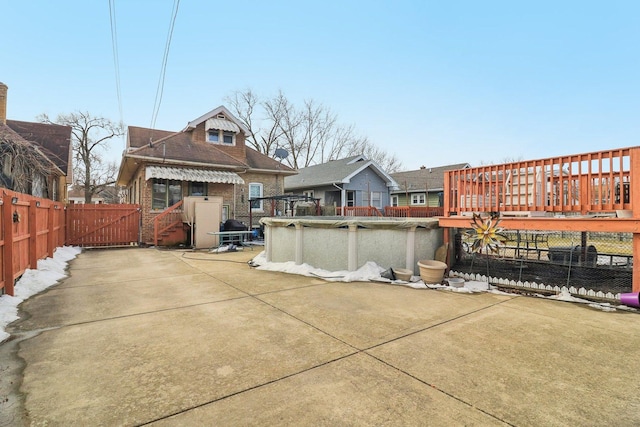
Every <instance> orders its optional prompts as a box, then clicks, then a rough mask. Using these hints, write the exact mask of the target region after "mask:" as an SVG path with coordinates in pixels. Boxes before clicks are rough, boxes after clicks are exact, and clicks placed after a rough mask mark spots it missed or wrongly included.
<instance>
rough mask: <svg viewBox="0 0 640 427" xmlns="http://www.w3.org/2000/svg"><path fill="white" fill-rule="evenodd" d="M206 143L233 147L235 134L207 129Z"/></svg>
mask: <svg viewBox="0 0 640 427" xmlns="http://www.w3.org/2000/svg"><path fill="white" fill-rule="evenodd" d="M207 141H209V142H213V143H214V144H220V143H222V144H224V145H234V144H235V142H236V134H235V133H234V132H230V131H228V130H224V131H223V130H218V129H209V130H208V131H207Z"/></svg>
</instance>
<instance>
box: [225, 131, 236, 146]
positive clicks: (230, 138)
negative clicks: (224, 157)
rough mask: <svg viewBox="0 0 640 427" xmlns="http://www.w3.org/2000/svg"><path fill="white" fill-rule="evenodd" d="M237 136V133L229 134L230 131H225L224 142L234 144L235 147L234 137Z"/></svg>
mask: <svg viewBox="0 0 640 427" xmlns="http://www.w3.org/2000/svg"><path fill="white" fill-rule="evenodd" d="M234 136H235V133H233V132H229V131H224V132H222V142H223V143H225V144H232V145H233V137H234Z"/></svg>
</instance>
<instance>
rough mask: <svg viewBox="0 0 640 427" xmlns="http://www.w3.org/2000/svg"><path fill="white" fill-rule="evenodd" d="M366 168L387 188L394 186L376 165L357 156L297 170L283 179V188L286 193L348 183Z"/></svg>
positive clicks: (390, 178)
mask: <svg viewBox="0 0 640 427" xmlns="http://www.w3.org/2000/svg"><path fill="white" fill-rule="evenodd" d="M367 168H369V169H372V170H373V171H374V172H375V173H376V174H377V175H378V176H379V177H380V178H382V180H383V181H385V182H386V183H387V187H394V186H395V185H396V182H395V181H394V180H393V178H392V177H391V176H390V175H389V174H387V173H386V172H385V171H384V170H383V169H382V168H381V167H380V166H379V165H378V164H377V163H375V162H374V161H372V160H367V158H366V157H364V156H363V155H358V156H352V157H347V158H345V159H339V160H331V161H329V162H327V163H321V164H319V165H313V166H308V167H306V168H301V169H298V174H297V175H293V176H287V177H285V179H284V188H285V190H286V191H288V190H294V189H301V188H313V187H323V186H327V185H333V184H344V183H349V182H350V181H351V179H352V178H353V177H354V176H356V175H358V174H359V173H360V172H362V171H363V170H365V169H367Z"/></svg>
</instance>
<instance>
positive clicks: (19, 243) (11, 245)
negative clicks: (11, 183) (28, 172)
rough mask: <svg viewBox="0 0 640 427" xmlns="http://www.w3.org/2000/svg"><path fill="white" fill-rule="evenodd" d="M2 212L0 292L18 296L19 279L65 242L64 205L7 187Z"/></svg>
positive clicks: (0, 201)
mask: <svg viewBox="0 0 640 427" xmlns="http://www.w3.org/2000/svg"><path fill="white" fill-rule="evenodd" d="M0 211H1V213H0V232H1V233H0V268H1V269H2V275H1V276H0V280H1V281H0V290H1V292H0V293H6V294H9V295H14V288H13V285H14V282H15V279H16V278H18V277H20V276H21V275H22V273H24V272H25V270H27V269H28V268H32V269H36V268H38V260H39V259H43V258H46V257H51V256H53V251H54V250H55V248H57V247H58V246H62V245H63V244H64V241H65V230H64V225H65V223H64V219H65V218H64V217H65V216H64V206H63V205H62V203H61V202H55V201H53V200H49V199H41V198H38V197H33V196H30V195H27V194H21V193H16V192H13V191H9V190H4V189H3V190H2V198H1V200H0Z"/></svg>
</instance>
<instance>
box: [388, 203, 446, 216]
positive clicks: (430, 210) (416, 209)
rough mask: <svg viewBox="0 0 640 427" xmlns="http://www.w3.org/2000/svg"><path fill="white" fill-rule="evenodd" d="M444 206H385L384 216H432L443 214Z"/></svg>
mask: <svg viewBox="0 0 640 427" xmlns="http://www.w3.org/2000/svg"><path fill="white" fill-rule="evenodd" d="M443 212H444V208H442V207H432V206H385V207H384V216H391V217H396V218H431V217H434V216H442V214H443Z"/></svg>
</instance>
